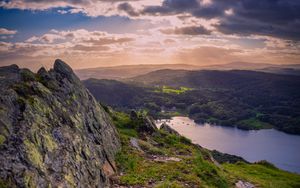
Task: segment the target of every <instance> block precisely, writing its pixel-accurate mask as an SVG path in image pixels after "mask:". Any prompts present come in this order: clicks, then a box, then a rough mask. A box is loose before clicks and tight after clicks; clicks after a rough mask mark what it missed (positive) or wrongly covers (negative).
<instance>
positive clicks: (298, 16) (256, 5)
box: [140, 0, 300, 41]
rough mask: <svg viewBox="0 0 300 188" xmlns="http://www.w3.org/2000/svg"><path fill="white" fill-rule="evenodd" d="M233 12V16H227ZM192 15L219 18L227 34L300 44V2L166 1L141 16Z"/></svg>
mask: <svg viewBox="0 0 300 188" xmlns="http://www.w3.org/2000/svg"><path fill="white" fill-rule="evenodd" d="M229 9H231V10H232V12H233V14H232V15H226V14H225V11H226V10H229ZM180 13H189V14H191V15H192V16H195V17H199V18H206V19H211V18H218V19H220V25H216V28H217V30H218V31H220V32H222V33H225V34H242V35H250V34H259V35H267V36H273V37H279V38H284V39H290V40H297V41H298V40H300V1H297V0H259V1H254V0H239V1H237V0H218V1H216V0H215V1H212V3H211V4H208V5H204V4H201V3H199V1H197V0H184V1H183V0H165V1H164V2H163V3H162V5H161V6H148V7H145V8H144V9H143V10H142V11H141V12H140V14H146V15H176V14H180Z"/></svg>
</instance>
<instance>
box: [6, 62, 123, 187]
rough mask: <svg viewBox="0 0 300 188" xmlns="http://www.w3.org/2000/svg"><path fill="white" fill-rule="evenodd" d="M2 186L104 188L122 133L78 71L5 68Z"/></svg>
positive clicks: (61, 64) (60, 67)
mask: <svg viewBox="0 0 300 188" xmlns="http://www.w3.org/2000/svg"><path fill="white" fill-rule="evenodd" d="M0 85H1V90H0V93H1V94H0V166H1V168H0V187H104V186H106V185H108V184H109V176H110V175H112V174H113V173H115V171H116V166H115V154H116V153H117V151H118V150H119V148H120V142H119V136H118V134H117V132H116V129H115V127H114V126H113V124H112V122H111V120H110V118H109V116H108V114H107V113H106V112H105V111H104V110H103V108H102V107H101V106H100V105H99V104H98V103H97V101H96V100H95V99H94V97H93V96H92V95H91V94H90V92H88V91H87V89H86V88H85V87H84V86H83V85H82V83H81V82H80V80H79V79H78V78H77V77H76V76H75V74H74V73H73V71H72V69H71V68H70V67H69V66H68V65H66V64H65V63H64V62H62V61H61V60H56V61H55V64H54V67H53V69H51V70H50V71H46V70H45V69H44V68H41V69H40V70H39V71H38V73H37V74H34V73H32V72H31V71H29V70H27V69H20V68H18V66H16V65H12V66H8V67H1V68H0Z"/></svg>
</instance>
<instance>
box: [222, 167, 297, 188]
mask: <svg viewBox="0 0 300 188" xmlns="http://www.w3.org/2000/svg"><path fill="white" fill-rule="evenodd" d="M223 167H224V168H225V170H226V171H228V174H230V178H231V179H233V180H236V181H237V180H240V179H243V180H246V181H249V182H252V183H254V184H255V185H257V186H259V187H266V188H293V187H295V188H296V187H300V176H299V175H298V174H293V173H289V172H286V171H282V170H279V169H276V168H274V167H270V166H268V165H263V164H245V163H238V164H224V165H223Z"/></svg>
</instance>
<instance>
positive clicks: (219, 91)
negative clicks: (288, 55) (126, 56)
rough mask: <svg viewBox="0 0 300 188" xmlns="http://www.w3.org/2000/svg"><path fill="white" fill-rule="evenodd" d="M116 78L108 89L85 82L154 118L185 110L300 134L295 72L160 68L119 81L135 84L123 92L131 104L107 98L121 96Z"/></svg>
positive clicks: (200, 118) (299, 81)
mask: <svg viewBox="0 0 300 188" xmlns="http://www.w3.org/2000/svg"><path fill="white" fill-rule="evenodd" d="M101 82H103V81H101V80H99V81H98V83H101ZM94 83H96V82H94ZM115 84H116V83H115V82H111V83H110V84H106V85H105V86H106V88H109V90H110V92H109V93H107V92H105V91H106V89H105V88H104V87H99V86H98V84H94V85H87V88H88V89H89V90H90V91H91V92H92V93H93V94H94V95H95V97H96V98H97V99H98V100H100V101H103V102H105V103H106V104H108V105H113V106H117V107H121V108H127V109H132V108H135V109H146V110H148V111H149V113H150V114H151V115H153V116H154V117H157V118H159V117H165V116H166V115H167V116H170V115H172V114H178V113H179V114H184V115H185V114H188V115H189V116H190V117H191V118H192V119H194V120H196V121H197V122H199V123H203V122H210V123H214V124H218V125H224V126H236V127H238V128H241V129H262V128H270V127H274V128H276V129H278V130H281V131H285V132H288V133H294V134H300V126H299V125H300V123H299V122H300V119H299V117H300V111H299V109H300V101H299V99H300V89H299V88H300V77H299V76H288V75H277V74H270V73H262V72H255V71H241V70H233V71H213V70H206V71H185V70H159V71H154V72H151V73H148V74H146V75H141V76H137V77H134V78H131V79H128V80H127V82H126V83H119V84H118V85H123V87H125V85H126V87H127V88H135V89H133V90H131V89H129V90H126V91H127V92H125V93H126V95H127V96H130V95H131V96H132V98H133V99H134V100H131V101H132V102H131V103H130V106H127V104H126V103H123V102H120V103H118V102H114V103H111V102H110V101H108V100H106V98H108V97H109V96H110V93H114V95H113V96H112V98H122V96H123V92H118V91H117V90H116V92H114V88H115V87H116V86H114V85H115ZM100 85H101V84H100ZM102 86H103V84H102ZM94 91H99V92H94ZM100 91H102V92H101V94H99V93H100ZM131 91H132V92H131ZM130 92H131V94H130ZM104 96H106V97H104ZM114 101H117V100H114Z"/></svg>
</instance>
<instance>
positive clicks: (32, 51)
mask: <svg viewBox="0 0 300 188" xmlns="http://www.w3.org/2000/svg"><path fill="white" fill-rule="evenodd" d="M299 10H300V2H299V1H294V0H273V1H272V0H261V1H253V0H239V1H231V0H127V1H126V0H67V1H59V0H54V1H46V0H39V1H37V0H8V1H7V0H5V1H0V57H1V64H0V66H4V65H9V64H18V65H19V66H20V67H27V68H30V69H32V70H37V69H38V68H39V67H41V66H44V67H46V68H50V67H51V66H52V64H53V62H54V60H55V59H57V58H60V59H63V60H64V61H66V62H67V63H68V64H70V65H71V66H72V67H73V68H74V69H81V68H91V67H103V66H115V65H134V64H192V65H198V66H205V65H214V64H225V63H230V62H252V63H271V64H299V63H300V42H299V41H300V13H299Z"/></svg>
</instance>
